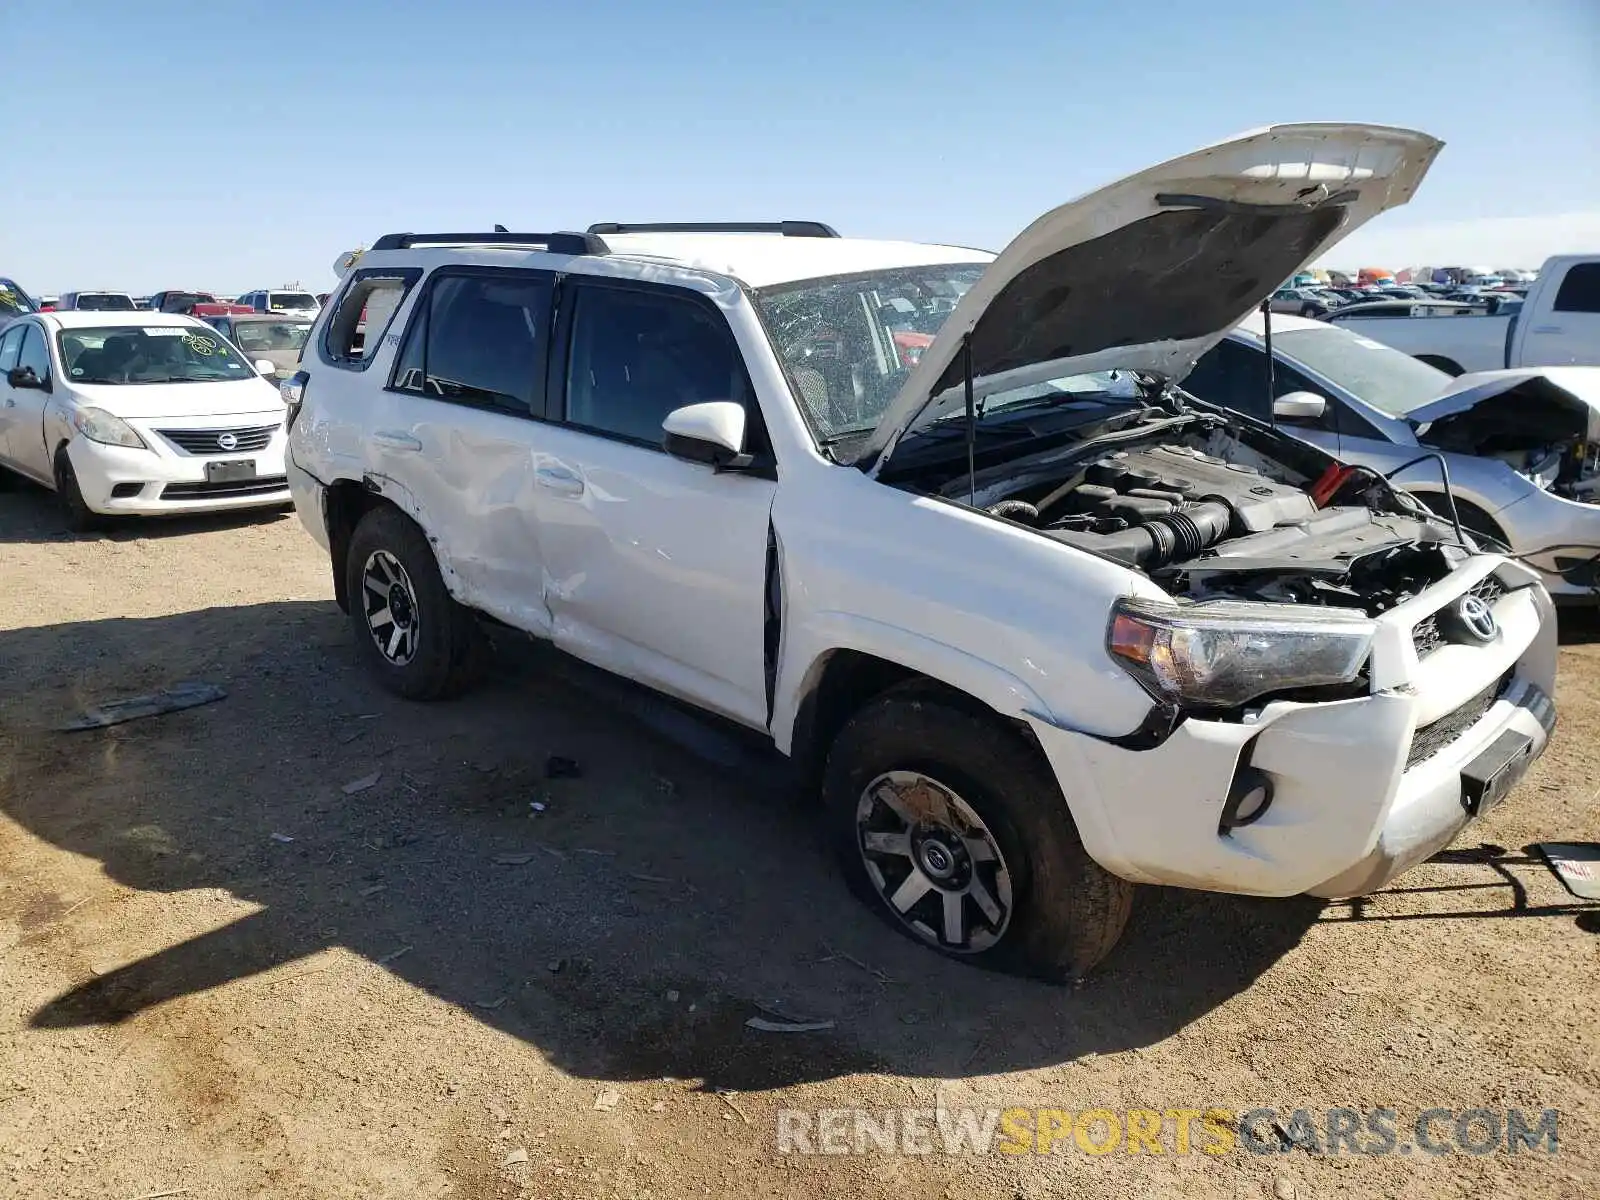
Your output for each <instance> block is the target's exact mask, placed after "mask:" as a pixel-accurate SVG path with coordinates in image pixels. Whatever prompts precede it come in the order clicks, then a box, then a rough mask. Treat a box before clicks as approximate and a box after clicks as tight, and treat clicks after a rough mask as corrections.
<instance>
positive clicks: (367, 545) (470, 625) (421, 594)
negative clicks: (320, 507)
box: [345, 505, 487, 700]
mask: <svg viewBox="0 0 1600 1200" xmlns="http://www.w3.org/2000/svg"><path fill="white" fill-rule="evenodd" d="M345 571H346V575H345V583H346V594H347V596H348V597H349V600H348V603H349V609H350V624H351V627H352V629H353V631H354V633H355V636H356V645H357V647H358V653H359V654H360V655H361V657H362V658H363V659H364V660H365V661H366V663H367V665H368V667H369V668H371V670H372V672H373V674H375V675H376V676H377V677H378V679H379V681H380V682H381V683H382V684H383V686H384V687H386V688H388V689H389V690H390V691H391V692H394V693H395V694H396V695H399V696H404V697H406V699H408V700H442V699H445V698H446V697H449V696H455V695H458V694H460V693H461V692H463V691H465V690H466V689H467V688H468V687H469V686H471V684H472V683H473V682H474V681H475V680H476V679H477V677H478V675H479V674H480V673H481V671H482V669H483V667H484V665H485V662H486V659H487V646H486V644H485V641H484V636H483V631H482V630H481V629H480V628H479V627H478V621H477V618H476V617H474V616H473V614H472V613H471V612H470V611H469V610H468V609H466V608H463V607H462V606H461V605H459V604H457V603H456V601H455V598H454V597H452V596H451V595H450V592H449V589H447V588H446V587H445V585H444V578H443V576H441V575H440V573H439V563H438V560H437V559H435V558H434V555H433V547H432V546H430V545H429V544H428V539H427V537H426V536H425V535H424V534H423V532H422V530H421V529H419V528H418V527H417V525H416V523H415V522H413V521H412V520H411V519H410V518H409V517H407V516H406V515H405V514H404V513H402V512H401V511H400V510H399V509H397V508H391V507H389V506H387V505H385V506H383V507H380V508H375V509H373V510H372V511H371V512H369V513H367V515H366V516H364V517H362V518H361V523H360V524H359V525H357V526H356V529H355V532H354V533H353V534H352V535H351V537H350V546H349V551H348V553H347V555H346V558H345Z"/></svg>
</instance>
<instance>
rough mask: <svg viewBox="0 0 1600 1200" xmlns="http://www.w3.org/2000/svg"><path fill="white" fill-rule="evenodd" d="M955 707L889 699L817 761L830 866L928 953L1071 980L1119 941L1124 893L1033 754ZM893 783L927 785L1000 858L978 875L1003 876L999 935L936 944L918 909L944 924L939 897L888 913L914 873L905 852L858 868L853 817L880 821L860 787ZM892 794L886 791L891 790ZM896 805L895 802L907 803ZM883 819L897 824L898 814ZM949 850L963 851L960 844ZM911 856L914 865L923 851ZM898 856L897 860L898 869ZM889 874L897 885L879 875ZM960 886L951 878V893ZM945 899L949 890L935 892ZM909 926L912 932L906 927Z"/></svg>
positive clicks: (861, 839)
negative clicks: (974, 823)
mask: <svg viewBox="0 0 1600 1200" xmlns="http://www.w3.org/2000/svg"><path fill="white" fill-rule="evenodd" d="M959 705H960V701H959V700H957V699H956V698H953V697H950V696H947V695H943V694H940V693H939V692H936V691H930V690H928V689H926V688H917V687H915V686H910V687H900V688H895V689H892V690H891V691H889V692H887V693H885V694H884V695H882V696H880V697H879V698H878V699H876V700H874V701H872V702H870V703H869V704H867V705H866V706H865V707H863V708H862V709H861V710H860V711H859V712H858V713H856V715H855V716H854V717H852V718H851V719H850V721H849V722H848V723H847V724H846V725H845V727H844V729H843V730H842V731H841V732H840V734H839V736H838V738H837V739H836V740H835V741H834V744H833V747H832V749H831V751H830V752H829V755H828V762H827V767H826V770H825V773H824V779H823V797H824V801H825V803H826V808H827V818H826V819H827V821H828V825H829V833H830V837H831V839H832V840H833V841H834V843H835V847H836V849H837V852H838V854H839V859H840V864H841V866H842V867H843V869H844V872H845V875H846V877H847V879H848V880H849V883H850V886H851V888H852V890H854V891H855V892H856V893H857V894H858V895H860V896H861V897H862V898H863V899H864V900H866V901H867V903H868V904H869V905H870V906H871V907H872V908H873V910H874V911H876V912H877V913H878V914H879V915H880V916H882V917H883V918H884V919H885V920H887V921H888V922H889V923H890V924H891V925H892V926H893V927H894V928H896V929H898V930H899V931H900V932H901V933H903V934H905V935H906V936H908V937H911V938H912V939H913V940H916V941H919V942H921V943H922V944H924V945H926V946H928V947H930V948H931V949H935V950H938V951H939V952H941V953H944V954H947V955H949V956H951V957H954V958H959V959H962V960H964V961H967V962H975V963H979V964H982V965H985V966H991V967H995V968H998V969H1001V970H1008V971H1017V972H1021V973H1025V974H1029V975H1034V976H1038V977H1040V978H1043V979H1047V980H1050V981H1052V982H1058V983H1060V982H1069V981H1071V980H1074V979H1076V978H1079V977H1081V976H1082V975H1084V974H1085V973H1086V972H1088V971H1089V970H1090V969H1091V968H1093V967H1094V966H1095V964H1097V963H1099V962H1100V961H1101V960H1102V959H1103V958H1105V956H1106V955H1107V954H1108V953H1110V951H1111V948H1112V947H1113V946H1114V945H1116V943H1117V939H1118V938H1119V937H1120V936H1121V935H1122V930H1123V928H1124V927H1125V926H1126V925H1127V923H1128V915H1129V913H1130V911H1131V909H1132V904H1133V885H1132V884H1131V883H1129V882H1127V881H1126V880H1124V879H1119V878H1118V877H1117V876H1115V875H1112V874H1111V873H1110V872H1108V871H1106V870H1105V869H1104V868H1103V867H1101V866H1100V865H1099V864H1098V863H1096V862H1095V861H1094V860H1093V859H1092V858H1090V857H1089V854H1088V852H1087V851H1086V850H1084V848H1083V842H1082V840H1081V839H1080V838H1079V836H1078V831H1077V828H1076V827H1075V826H1074V825H1073V822H1072V815H1071V813H1070V811H1069V810H1068V808H1067V804H1066V801H1065V799H1064V798H1063V797H1062V795H1061V790H1060V789H1059V788H1058V787H1057V786H1056V782H1055V779H1054V777H1053V776H1052V775H1051V773H1050V771H1049V769H1048V767H1047V765H1046V764H1045V762H1044V761H1043V758H1042V756H1041V755H1040V754H1039V753H1038V751H1037V750H1036V749H1035V748H1034V747H1031V746H1029V745H1028V744H1027V743H1026V742H1025V741H1024V740H1023V739H1022V737H1021V736H1020V735H1019V734H1017V733H1015V732H1013V731H1012V730H1010V729H1008V728H1006V727H1004V726H1003V725H1001V724H1000V723H999V722H998V721H997V720H995V719H993V718H990V717H987V716H984V715H982V714H980V713H977V712H974V711H968V710H966V709H965V708H963V707H960V706H959ZM902 772H903V773H913V774H915V775H918V776H924V777H926V778H928V779H931V780H933V781H935V783H936V785H937V786H938V787H942V788H943V789H947V790H948V792H949V793H954V794H955V796H956V797H958V800H959V801H960V802H964V804H965V805H966V806H967V807H968V808H969V809H971V810H972V811H974V812H975V813H976V814H977V816H978V817H979V818H980V819H981V821H982V824H983V826H985V827H986V830H985V832H986V833H987V834H988V835H989V837H990V838H991V839H992V841H993V843H995V844H996V845H997V847H998V850H999V855H1000V863H999V864H998V865H996V864H992V863H991V864H989V865H988V866H987V867H986V868H985V869H986V870H988V871H990V872H993V873H995V874H998V872H999V871H1001V870H1002V869H1003V870H1005V871H1006V873H1007V874H1008V875H1009V881H1010V907H1009V912H1008V913H1007V914H1006V916H1007V918H1008V919H1007V920H1005V921H1004V922H1001V923H1000V927H999V928H997V927H996V922H994V921H992V920H986V921H985V922H983V924H984V925H985V928H984V929H982V930H981V931H975V932H974V933H973V935H972V937H971V938H969V939H968V941H967V944H966V945H964V946H952V945H950V944H947V942H946V937H945V933H944V932H943V931H936V930H934V929H931V928H929V926H928V920H927V914H928V913H929V911H930V901H932V902H933V903H934V904H936V905H937V906H938V909H939V911H940V912H941V913H947V910H946V909H945V908H944V905H945V904H946V903H947V897H946V896H944V895H943V894H942V893H941V892H935V891H928V892H926V893H925V894H923V895H922V896H921V898H920V899H918V900H916V901H915V902H914V903H912V905H911V907H910V909H909V914H908V916H902V915H901V913H900V912H898V911H897V910H896V908H895V907H894V906H893V904H892V901H891V897H890V895H889V892H890V890H891V888H893V889H894V893H895V895H900V894H902V892H901V890H900V887H899V886H897V884H899V885H904V883H905V880H906V878H907V877H908V876H909V875H911V874H913V873H917V872H918V865H917V864H918V861H919V860H918V858H917V856H916V854H915V852H913V853H906V852H905V851H903V850H895V851H893V852H892V853H890V854H885V855H883V856H882V857H880V858H877V859H876V860H875V862H874V865H873V866H872V867H869V866H868V859H869V856H871V855H872V853H873V852H872V851H869V850H867V849H864V844H865V841H866V839H867V836H868V834H870V833H871V832H872V831H871V829H870V828H866V829H864V828H863V825H862V821H863V820H864V819H865V820H867V821H869V823H870V821H872V820H875V819H877V818H876V817H875V816H869V817H867V818H863V816H862V814H861V812H860V809H861V808H863V807H864V806H868V805H872V806H873V813H875V814H881V813H882V812H884V811H885V810H883V809H881V808H878V807H877V806H876V805H875V804H874V802H873V801H871V800H870V799H869V798H867V796H866V793H867V790H868V788H869V785H874V784H879V786H880V789H881V782H880V781H882V780H883V779H884V777H886V776H887V775H889V773H902ZM898 777H899V778H900V779H904V778H905V776H904V775H900V776H898ZM898 786H899V785H898V784H896V783H891V784H890V788H891V790H893V789H894V788H896V787H898ZM912 786H913V788H917V787H921V786H922V785H921V784H920V783H917V784H913V785H912ZM910 794H911V795H913V796H915V795H916V793H915V792H912V793H910ZM923 794H926V793H923ZM898 795H899V799H900V800H901V801H904V800H905V799H906V798H907V795H908V793H906V792H900V793H899V794H898ZM891 819H892V820H898V819H899V816H898V814H896V815H895V816H894V817H892V818H891ZM908 828H911V826H910V825H908ZM879 836H883V837H891V838H893V837H897V835H896V834H894V833H890V834H886V835H879ZM958 840H960V841H961V842H964V843H965V844H966V845H968V846H969V847H970V846H971V845H972V842H971V840H970V839H966V838H962V839H958ZM912 843H913V844H915V836H913V838H912ZM922 846H923V852H924V853H926V846H927V843H926V842H924V843H922ZM901 854H905V857H904V859H901V858H899V857H898V856H899V855H901ZM981 861H982V860H981V859H980V858H979V856H978V855H972V856H971V861H969V862H968V863H967V864H966V867H967V871H968V874H970V873H972V872H976V871H978V870H979V863H980V862H981ZM901 862H903V864H904V867H905V869H906V870H905V874H904V875H894V874H891V872H892V871H894V869H895V866H896V864H897V863H901ZM874 871H876V873H877V878H874V876H873V872H874ZM927 878H929V876H928V875H926V874H924V879H927ZM962 878H963V877H962V876H957V877H956V878H954V879H953V880H952V882H953V884H960V883H961V881H962ZM990 878H991V879H992V876H991V877H990ZM918 886H919V887H920V884H919V885H918ZM951 890H955V889H954V887H949V888H943V891H946V892H947V891H951ZM998 890H999V889H998V888H997V887H996V886H995V884H994V883H992V882H991V883H990V884H989V886H988V887H987V891H988V893H989V898H990V902H991V904H992V903H993V902H994V900H995V898H996V894H997V892H998ZM959 904H960V902H958V907H959ZM969 911H970V910H969ZM982 911H987V910H982ZM918 914H921V924H922V928H920V929H918V928H913V926H912V923H911V918H912V917H916V916H918ZM974 924H977V922H976V920H975V921H974ZM980 932H981V933H982V935H983V938H993V939H994V940H993V941H992V943H991V944H988V945H982V940H983V939H981V938H980V937H979V933H980ZM930 935H931V936H930ZM996 935H997V936H996Z"/></svg>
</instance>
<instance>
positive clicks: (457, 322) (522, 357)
mask: <svg viewBox="0 0 1600 1200" xmlns="http://www.w3.org/2000/svg"><path fill="white" fill-rule="evenodd" d="M551 292H552V282H551V278H550V277H549V276H547V275H543V274H538V273H534V272H527V271H495V270H492V269H490V270H480V271H472V272H460V273H457V272H453V271H449V272H435V273H434V275H433V277H432V279H431V280H430V281H429V284H428V291H427V294H426V295H424V296H423V298H422V300H421V301H420V302H419V303H418V305H417V311H416V313H415V314H414V315H413V317H412V319H411V327H410V329H409V330H407V332H406V340H405V344H404V345H403V346H402V347H401V351H400V357H399V359H398V361H397V362H396V364H395V373H394V382H393V384H392V386H393V387H394V388H395V390H397V391H402V392H415V393H418V394H421V395H425V396H431V397H433V398H434V399H438V400H448V401H450V402H452V403H455V404H467V405H471V406H473V407H476V408H492V409H498V410H501V411H504V412H511V413H515V414H517V415H518V416H543V415H544V370H545V360H546V353H547V343H548V341H549V325H550V298H551Z"/></svg>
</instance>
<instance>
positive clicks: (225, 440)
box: [217, 433, 1494, 626]
mask: <svg viewBox="0 0 1600 1200" xmlns="http://www.w3.org/2000/svg"><path fill="white" fill-rule="evenodd" d="M217 445H219V446H221V447H222V448H223V449H224V450H237V449H238V448H239V439H238V438H236V437H234V436H233V434H231V433H219V434H217ZM1489 624H1490V626H1493V625H1494V618H1493V617H1490V618H1489Z"/></svg>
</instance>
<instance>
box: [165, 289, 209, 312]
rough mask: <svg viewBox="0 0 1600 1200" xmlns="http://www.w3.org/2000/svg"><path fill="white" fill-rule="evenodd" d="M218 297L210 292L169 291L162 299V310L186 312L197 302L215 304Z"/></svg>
mask: <svg viewBox="0 0 1600 1200" xmlns="http://www.w3.org/2000/svg"><path fill="white" fill-rule="evenodd" d="M216 302H217V298H216V297H215V296H213V295H212V294H211V293H210V292H168V293H167V294H166V297H165V299H163V300H162V301H161V311H162V312H175V313H186V312H188V311H189V310H190V309H191V308H193V307H194V306H195V305H196V304H215V303H216Z"/></svg>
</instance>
